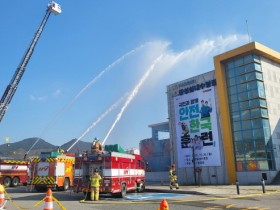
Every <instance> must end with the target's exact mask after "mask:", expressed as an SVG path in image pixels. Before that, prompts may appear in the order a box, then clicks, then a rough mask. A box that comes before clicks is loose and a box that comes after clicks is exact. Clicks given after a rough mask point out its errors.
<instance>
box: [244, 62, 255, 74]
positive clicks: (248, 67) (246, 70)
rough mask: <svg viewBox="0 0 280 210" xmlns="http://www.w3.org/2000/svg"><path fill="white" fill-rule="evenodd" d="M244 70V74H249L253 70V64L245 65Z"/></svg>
mask: <svg viewBox="0 0 280 210" xmlns="http://www.w3.org/2000/svg"><path fill="white" fill-rule="evenodd" d="M244 68H245V72H250V71H253V70H255V66H254V64H253V63H249V64H247V65H245V66H244Z"/></svg>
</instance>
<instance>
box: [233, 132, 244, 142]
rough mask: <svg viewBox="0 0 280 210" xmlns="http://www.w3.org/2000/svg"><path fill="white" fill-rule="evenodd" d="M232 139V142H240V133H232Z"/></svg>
mask: <svg viewBox="0 0 280 210" xmlns="http://www.w3.org/2000/svg"><path fill="white" fill-rule="evenodd" d="M233 138H234V141H242V132H241V131H237V132H233Z"/></svg>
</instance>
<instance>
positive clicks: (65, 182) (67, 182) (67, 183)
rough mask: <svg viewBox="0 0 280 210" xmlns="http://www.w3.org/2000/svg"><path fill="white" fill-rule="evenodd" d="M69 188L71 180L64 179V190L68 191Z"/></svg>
mask: <svg viewBox="0 0 280 210" xmlns="http://www.w3.org/2000/svg"><path fill="white" fill-rule="evenodd" d="M69 186H70V182H69V179H68V178H66V179H64V183H63V190H64V191H67V190H68V189H69Z"/></svg>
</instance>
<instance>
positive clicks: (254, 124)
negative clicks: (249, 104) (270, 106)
mask: <svg viewBox="0 0 280 210" xmlns="http://www.w3.org/2000/svg"><path fill="white" fill-rule="evenodd" d="M262 126H263V124H262V119H260V118H259V119H253V120H252V128H253V129H256V128H262Z"/></svg>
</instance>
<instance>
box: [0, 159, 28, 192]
mask: <svg viewBox="0 0 280 210" xmlns="http://www.w3.org/2000/svg"><path fill="white" fill-rule="evenodd" d="M28 167H29V162H28V161H24V160H15V159H0V183H1V184H3V185H4V186H5V187H10V186H12V187H17V186H18V185H19V184H24V185H25V184H26V183H27V179H28V176H27V174H28V170H29V169H28Z"/></svg>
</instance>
